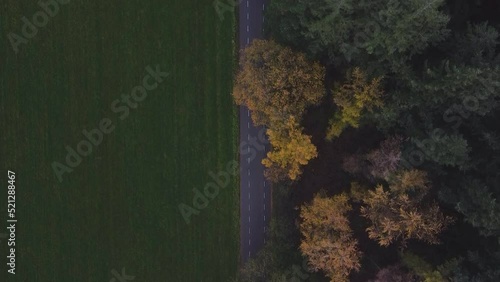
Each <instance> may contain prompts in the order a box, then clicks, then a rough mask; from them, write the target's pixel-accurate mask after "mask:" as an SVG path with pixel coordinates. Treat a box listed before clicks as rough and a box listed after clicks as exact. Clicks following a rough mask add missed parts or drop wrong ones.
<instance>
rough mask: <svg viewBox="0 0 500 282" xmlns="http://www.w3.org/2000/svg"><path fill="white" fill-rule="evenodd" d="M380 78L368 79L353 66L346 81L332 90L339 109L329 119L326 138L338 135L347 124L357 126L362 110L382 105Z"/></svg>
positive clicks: (369, 109) (370, 109)
mask: <svg viewBox="0 0 500 282" xmlns="http://www.w3.org/2000/svg"><path fill="white" fill-rule="evenodd" d="M381 80H382V78H381V77H379V78H374V79H372V80H371V81H368V80H367V78H366V76H365V74H364V73H363V71H361V69H359V68H354V70H353V71H352V73H350V74H349V78H348V81H347V82H346V83H344V84H343V85H342V86H341V87H340V88H339V89H337V90H335V91H334V94H333V102H334V103H335V105H337V107H338V109H339V111H338V112H336V113H335V114H334V116H333V118H332V119H331V120H330V127H329V128H328V131H327V133H326V139H327V140H329V141H331V140H332V139H333V138H334V137H338V136H340V134H341V133H342V131H343V130H344V129H345V128H346V127H348V126H352V127H354V128H357V127H359V123H360V120H361V117H362V113H363V112H365V111H372V110H373V109H374V108H375V107H381V106H382V95H383V91H382V89H381V86H380V82H381Z"/></svg>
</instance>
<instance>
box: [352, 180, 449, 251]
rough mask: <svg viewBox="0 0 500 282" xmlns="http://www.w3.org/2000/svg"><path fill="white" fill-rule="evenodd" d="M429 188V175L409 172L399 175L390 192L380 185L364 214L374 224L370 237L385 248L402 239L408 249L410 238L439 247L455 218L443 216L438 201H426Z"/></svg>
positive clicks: (370, 194)
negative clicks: (407, 243)
mask: <svg viewBox="0 0 500 282" xmlns="http://www.w3.org/2000/svg"><path fill="white" fill-rule="evenodd" d="M429 188H430V186H429V181H428V179H427V174H426V173H425V172H423V171H419V170H409V171H403V172H402V173H399V174H398V175H397V176H396V177H395V179H394V180H392V181H391V182H390V185H389V189H384V187H383V186H382V185H379V186H377V187H376V188H375V190H373V191H368V193H367V195H366V197H365V198H364V199H363V206H362V207H361V215H362V216H363V217H365V218H367V219H368V220H369V221H370V223H371V225H370V226H369V227H368V228H367V231H368V235H369V237H370V238H371V239H374V240H376V241H378V243H379V245H381V246H388V245H390V244H392V243H394V242H396V241H398V240H400V241H401V246H402V247H405V246H406V241H407V240H408V239H417V240H421V241H424V242H427V243H429V244H438V243H439V239H438V235H439V234H440V233H441V232H442V231H443V230H444V229H445V228H446V227H447V226H448V225H449V224H451V222H452V218H450V217H448V216H445V215H443V213H442V212H441V211H440V209H439V206H438V205H437V204H436V203H435V202H428V201H425V200H424V199H425V196H426V195H427V193H428V191H429Z"/></svg>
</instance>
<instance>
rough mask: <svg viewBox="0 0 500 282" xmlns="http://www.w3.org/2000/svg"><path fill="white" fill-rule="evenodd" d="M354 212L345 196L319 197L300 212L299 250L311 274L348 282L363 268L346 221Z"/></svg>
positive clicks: (355, 241) (333, 281) (334, 281)
mask: <svg viewBox="0 0 500 282" xmlns="http://www.w3.org/2000/svg"><path fill="white" fill-rule="evenodd" d="M351 209H352V207H351V205H350V204H349V198H348V197H347V196H346V195H345V194H341V195H337V196H334V197H325V196H322V195H320V194H317V195H316V196H315V197H314V199H313V201H312V202H311V203H310V204H306V205H304V206H303V207H302V208H301V211H300V217H301V219H302V222H301V224H300V232H301V233H302V236H303V238H302V241H301V244H300V250H301V252H302V254H304V256H306V257H307V258H308V261H309V267H310V268H311V270H314V271H319V270H321V271H323V272H325V274H326V275H327V276H328V277H329V278H330V279H331V281H332V282H347V281H349V280H348V277H349V273H351V271H353V270H355V271H357V270H359V269H360V267H361V264H360V259H361V252H360V251H359V250H358V242H357V240H356V239H354V238H353V236H352V230H351V228H350V226H349V219H348V218H347V213H348V212H349V211H351Z"/></svg>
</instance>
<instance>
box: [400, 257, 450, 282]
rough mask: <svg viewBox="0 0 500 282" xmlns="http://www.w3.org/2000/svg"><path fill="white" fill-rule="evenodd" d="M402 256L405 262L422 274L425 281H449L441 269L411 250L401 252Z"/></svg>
mask: <svg viewBox="0 0 500 282" xmlns="http://www.w3.org/2000/svg"><path fill="white" fill-rule="evenodd" d="M401 258H402V261H403V264H404V265H405V266H406V267H408V268H409V269H411V270H412V271H413V272H414V273H415V274H416V275H418V276H420V277H421V278H422V280H423V281H424V282H447V280H446V279H445V277H443V275H442V274H441V273H440V272H439V271H437V270H435V269H434V268H433V267H432V265H431V264H429V263H428V262H426V261H425V260H423V259H422V258H420V257H419V256H417V255H415V254H413V253H411V252H404V253H403V254H401Z"/></svg>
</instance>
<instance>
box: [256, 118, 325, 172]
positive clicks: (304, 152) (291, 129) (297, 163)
mask: <svg viewBox="0 0 500 282" xmlns="http://www.w3.org/2000/svg"><path fill="white" fill-rule="evenodd" d="M267 134H268V136H269V141H270V143H271V144H272V146H273V148H272V151H270V152H268V153H267V157H266V158H265V159H264V160H262V164H263V165H264V166H266V167H267V168H268V171H267V173H266V175H267V176H268V177H269V178H270V179H271V180H275V181H277V180H281V179H283V178H284V176H285V175H286V176H288V178H289V179H291V180H295V179H297V177H298V176H300V174H301V173H302V169H301V167H302V166H304V165H306V164H307V163H308V162H309V160H311V159H313V158H315V157H316V156H317V155H318V152H317V151H316V147H315V146H314V145H313V144H312V142H311V136H308V135H305V134H303V133H302V127H300V125H299V124H298V123H297V121H295V118H294V117H293V116H290V117H289V118H288V120H287V121H286V123H285V124H284V126H283V127H278V128H277V129H274V128H270V129H268V130H267Z"/></svg>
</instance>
